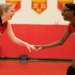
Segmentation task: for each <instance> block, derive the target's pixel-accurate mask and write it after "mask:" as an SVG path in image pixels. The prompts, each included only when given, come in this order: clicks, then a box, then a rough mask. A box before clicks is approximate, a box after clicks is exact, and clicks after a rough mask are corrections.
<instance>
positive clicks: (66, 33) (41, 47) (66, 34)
mask: <svg viewBox="0 0 75 75" xmlns="http://www.w3.org/2000/svg"><path fill="white" fill-rule="evenodd" d="M70 34H71V32H70V29H69V25H68V27H67V30H66V32H65V33H64V35H63V36H62V38H61V39H60V40H59V41H56V42H54V43H51V44H46V45H37V46H35V48H36V50H40V49H45V48H51V47H55V46H59V45H62V44H63V43H64V42H65V41H66V39H67V38H68V37H69V35H70Z"/></svg>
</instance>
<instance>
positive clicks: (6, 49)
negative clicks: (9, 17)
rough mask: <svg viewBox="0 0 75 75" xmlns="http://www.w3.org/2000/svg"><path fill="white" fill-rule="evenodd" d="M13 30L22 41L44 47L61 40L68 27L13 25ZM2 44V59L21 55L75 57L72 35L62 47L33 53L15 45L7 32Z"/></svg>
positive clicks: (0, 40)
mask: <svg viewBox="0 0 75 75" xmlns="http://www.w3.org/2000/svg"><path fill="white" fill-rule="evenodd" d="M12 29H13V32H14V34H15V35H16V37H18V38H20V39H21V40H23V41H25V42H28V43H30V44H33V45H39V44H40V45H44V44H49V43H52V42H55V41H58V40H60V39H61V37H62V36H63V34H64V33H65V31H66V29H67V25H33V24H32V25H31V24H12ZM0 42H1V43H0V57H1V56H2V55H3V56H4V57H20V55H21V54H26V55H27V57H28V58H48V59H51V58H53V59H73V58H74V55H75V54H74V53H75V50H74V49H75V48H74V46H75V37H74V36H73V35H72V34H71V35H70V36H69V38H68V39H67V40H66V41H65V43H64V44H63V45H62V46H57V47H53V48H47V49H43V50H40V51H37V52H36V51H32V52H31V53H30V52H29V51H28V50H27V48H26V47H24V46H20V45H17V44H14V43H13V42H12V41H11V40H10V39H9V37H8V35H7V33H6V32H4V34H3V35H2V37H0Z"/></svg>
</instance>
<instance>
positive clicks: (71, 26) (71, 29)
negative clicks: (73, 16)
mask: <svg viewBox="0 0 75 75" xmlns="http://www.w3.org/2000/svg"><path fill="white" fill-rule="evenodd" d="M70 31H71V33H73V32H75V28H74V27H73V24H72V23H70Z"/></svg>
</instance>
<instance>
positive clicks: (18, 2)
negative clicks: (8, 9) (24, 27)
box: [6, 0, 21, 12]
mask: <svg viewBox="0 0 75 75" xmlns="http://www.w3.org/2000/svg"><path fill="white" fill-rule="evenodd" d="M6 2H10V3H12V4H13V5H14V12H16V11H18V10H19V9H20V8H21V0H6Z"/></svg>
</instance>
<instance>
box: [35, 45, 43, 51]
mask: <svg viewBox="0 0 75 75" xmlns="http://www.w3.org/2000/svg"><path fill="white" fill-rule="evenodd" d="M34 47H35V48H34V50H36V51H38V50H41V49H43V46H42V45H35V46H34Z"/></svg>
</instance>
